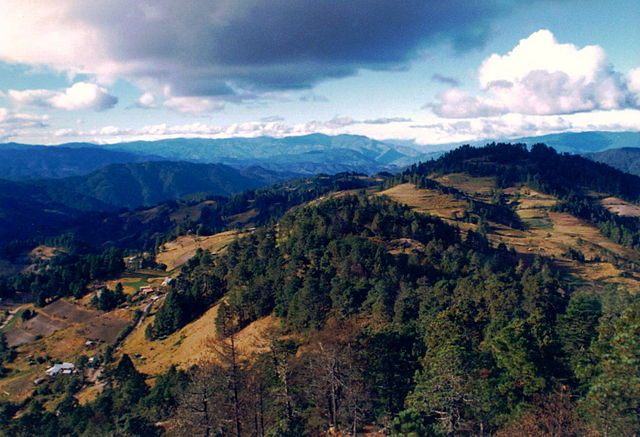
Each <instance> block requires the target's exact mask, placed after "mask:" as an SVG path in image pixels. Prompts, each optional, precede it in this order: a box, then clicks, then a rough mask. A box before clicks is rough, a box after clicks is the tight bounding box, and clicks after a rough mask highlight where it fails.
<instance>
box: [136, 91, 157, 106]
mask: <svg viewBox="0 0 640 437" xmlns="http://www.w3.org/2000/svg"><path fill="white" fill-rule="evenodd" d="M136 105H137V106H138V107H140V108H157V107H158V105H157V103H156V98H155V96H154V95H153V93H150V92H146V93H144V94H142V95H141V96H140V97H138V99H137V100H136Z"/></svg>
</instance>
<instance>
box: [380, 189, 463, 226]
mask: <svg viewBox="0 0 640 437" xmlns="http://www.w3.org/2000/svg"><path fill="white" fill-rule="evenodd" d="M378 195H381V196H388V197H389V198H391V199H393V200H395V201H396V202H398V203H403V204H405V205H407V206H410V207H411V208H414V209H415V210H416V211H418V212H423V213H428V214H433V215H437V216H439V217H442V218H447V219H451V218H453V217H455V216H456V215H460V214H462V212H463V211H464V210H465V208H466V207H467V205H468V204H467V202H465V201H464V200H460V199H456V198H455V197H453V196H452V195H450V194H442V193H441V192H439V191H436V190H426V189H417V188H416V186H415V185H414V184H409V183H407V184H401V185H396V186H395V187H392V188H389V189H388V190H385V191H382V192H380V193H378Z"/></svg>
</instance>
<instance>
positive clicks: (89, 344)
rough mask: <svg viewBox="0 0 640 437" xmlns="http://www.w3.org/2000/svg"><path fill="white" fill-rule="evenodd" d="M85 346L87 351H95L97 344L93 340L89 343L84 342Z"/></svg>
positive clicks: (88, 341)
mask: <svg viewBox="0 0 640 437" xmlns="http://www.w3.org/2000/svg"><path fill="white" fill-rule="evenodd" d="M84 346H85V347H86V348H87V349H93V348H94V347H96V342H95V341H93V340H87V341H85V342H84Z"/></svg>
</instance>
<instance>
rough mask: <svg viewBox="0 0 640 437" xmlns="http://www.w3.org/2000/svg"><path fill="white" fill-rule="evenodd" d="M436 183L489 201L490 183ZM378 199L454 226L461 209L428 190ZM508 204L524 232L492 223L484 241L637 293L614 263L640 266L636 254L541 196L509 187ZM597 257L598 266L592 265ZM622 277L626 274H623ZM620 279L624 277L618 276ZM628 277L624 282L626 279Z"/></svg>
mask: <svg viewBox="0 0 640 437" xmlns="http://www.w3.org/2000/svg"><path fill="white" fill-rule="evenodd" d="M439 182H441V183H442V184H444V185H449V186H453V187H455V188H458V189H461V190H463V191H465V192H466V193H467V194H468V195H470V196H471V197H472V198H475V199H479V200H484V201H488V196H487V194H486V193H488V192H489V191H490V190H491V188H493V181H492V180H491V179H489V178H471V177H468V176H459V177H457V176H454V177H451V175H449V177H443V178H440V180H439ZM381 194H383V195H387V196H389V197H390V198H392V199H394V200H396V201H398V202H401V203H404V204H406V205H409V206H411V207H412V208H414V209H415V210H416V211H418V212H424V213H430V214H434V215H437V216H440V217H442V218H445V219H447V220H448V221H449V222H456V220H455V219H454V218H453V217H454V212H459V211H461V208H464V202H463V201H461V200H457V199H454V198H453V196H446V195H443V194H441V193H438V192H435V191H433V190H422V189H416V187H415V186H414V185H412V184H402V185H398V186H396V187H393V188H391V189H389V190H386V191H383V192H382V193H381ZM505 194H507V195H508V196H509V200H510V201H512V202H517V207H516V212H517V214H518V215H519V216H520V218H521V219H522V220H523V221H524V222H525V223H526V224H527V226H528V229H526V230H516V229H511V228H508V227H506V226H503V225H499V224H496V223H490V225H491V232H490V233H489V235H488V237H489V238H490V240H492V241H493V242H494V243H496V244H497V243H505V244H506V245H507V246H508V247H512V248H513V249H515V250H516V251H517V252H518V253H520V254H522V255H524V256H533V255H535V254H540V255H546V256H550V257H552V258H554V259H555V261H556V263H557V264H558V265H560V266H562V267H565V268H567V269H568V270H569V272H571V273H572V274H574V275H575V276H577V277H578V278H581V279H583V280H585V281H594V282H595V284H597V285H605V284H611V283H613V284H619V285H621V286H624V287H626V288H627V289H628V290H629V291H632V292H638V291H640V278H639V277H637V276H635V275H634V274H633V273H632V272H630V271H628V270H627V268H626V267H624V266H623V265H622V263H619V262H617V259H618V260H619V259H622V260H631V261H634V262H636V263H637V262H640V256H639V255H638V253H637V252H635V251H633V250H631V249H629V248H626V247H623V246H621V245H619V244H616V243H613V242H612V241H611V240H609V239H607V238H606V237H604V236H603V235H602V234H601V233H600V231H599V230H598V229H597V228H596V227H595V226H593V225H591V224H589V223H586V222H584V221H583V220H579V219H577V218H575V217H573V216H571V215H569V214H565V213H556V212H552V211H550V209H551V207H552V206H553V205H554V204H555V203H556V202H557V199H555V198H553V197H552V196H548V195H544V194H541V193H538V192H536V191H533V190H531V189H529V188H526V187H514V188H510V189H508V190H505ZM456 224H457V225H458V226H460V227H461V229H463V230H464V229H469V228H474V227H475V225H471V224H469V223H464V222H456ZM568 248H573V249H575V250H579V251H580V252H582V253H583V254H584V255H585V257H586V259H587V260H589V261H591V262H588V263H579V262H577V261H574V260H571V259H569V258H567V257H565V256H563V255H562V254H563V253H565V252H566V251H567V249H568ZM596 256H599V257H600V258H601V259H602V261H600V262H596V261H593V260H594V258H595V257H596ZM623 272H626V273H624V274H623ZM621 274H623V276H621ZM625 276H628V277H625Z"/></svg>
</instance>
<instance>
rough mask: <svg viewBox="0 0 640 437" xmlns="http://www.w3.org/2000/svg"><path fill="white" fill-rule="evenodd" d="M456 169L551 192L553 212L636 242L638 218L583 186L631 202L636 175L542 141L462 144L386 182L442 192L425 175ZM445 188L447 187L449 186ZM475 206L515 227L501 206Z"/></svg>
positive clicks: (639, 242)
mask: <svg viewBox="0 0 640 437" xmlns="http://www.w3.org/2000/svg"><path fill="white" fill-rule="evenodd" d="M457 172H465V173H468V174H470V175H472V176H493V177H495V178H496V186H497V187H498V188H506V187H509V186H513V185H516V184H519V183H523V184H526V185H528V186H529V187H531V188H532V189H534V190H538V191H541V192H543V193H547V194H551V195H553V196H556V197H558V198H559V199H560V200H561V202H560V203H559V204H558V205H557V206H556V207H555V210H556V211H561V212H568V213H570V214H573V215H575V216H576V217H579V218H581V219H583V220H587V221H589V222H591V223H593V224H594V225H596V226H597V227H598V228H599V229H600V231H601V232H602V233H603V234H604V235H605V236H607V237H608V238H610V239H611V240H613V241H615V242H617V243H619V244H622V245H625V246H628V247H631V248H634V249H638V248H639V247H640V218H638V217H624V216H619V215H617V214H613V213H611V212H609V211H608V210H607V209H606V208H604V207H603V206H601V205H600V204H598V203H597V201H596V200H595V199H593V198H591V197H589V196H588V195H587V193H588V192H589V191H594V192H598V193H607V194H609V195H613V196H619V197H621V198H622V199H625V200H628V201H631V202H635V201H638V200H640V177H638V176H635V175H630V174H627V173H623V172H621V171H619V170H616V169H614V168H612V167H609V166H608V165H606V164H601V163H597V162H593V161H591V160H589V159H586V158H582V157H581V156H577V155H570V154H566V153H565V154H558V153H557V152H556V151H555V150H554V149H553V148H551V147H548V146H546V145H544V144H534V145H533V146H532V147H531V150H528V149H527V147H526V146H525V145H524V144H503V143H500V144H495V143H494V144H489V145H487V146H485V147H480V148H474V147H470V146H462V147H460V148H458V149H456V150H453V151H451V152H448V153H446V154H445V155H443V156H442V157H441V158H440V159H438V160H436V161H429V162H426V163H423V164H418V165H414V166H412V167H411V168H409V169H407V170H406V171H405V172H404V173H403V174H402V175H400V176H396V177H395V178H393V179H390V180H388V181H387V182H386V184H387V185H389V186H391V184H394V183H403V182H412V183H415V184H416V185H417V186H419V187H424V188H431V189H438V190H441V191H442V192H446V191H443V190H442V188H440V187H439V184H438V183H437V182H435V181H432V180H429V179H428V177H427V176H430V175H432V174H436V175H438V174H439V175H443V174H448V173H457ZM448 190H449V192H451V189H448ZM487 205H492V206H493V205H494V204H487ZM478 206H479V207H480V210H479V211H478V212H476V214H477V215H478V216H483V215H484V216H485V217H487V219H488V220H494V221H497V222H499V223H503V224H507V225H509V226H512V227H517V222H516V221H515V220H509V216H508V214H504V209H503V208H498V209H497V210H496V211H499V212H502V214H500V216H498V217H497V218H494V219H491V218H489V217H490V216H491V214H490V213H487V212H486V209H487V208H486V207H485V205H476V208H477V207H478ZM495 215H496V214H495V213H494V216H495ZM500 219H501V220H502V221H500ZM505 219H506V220H505ZM514 225H515V226H514Z"/></svg>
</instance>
